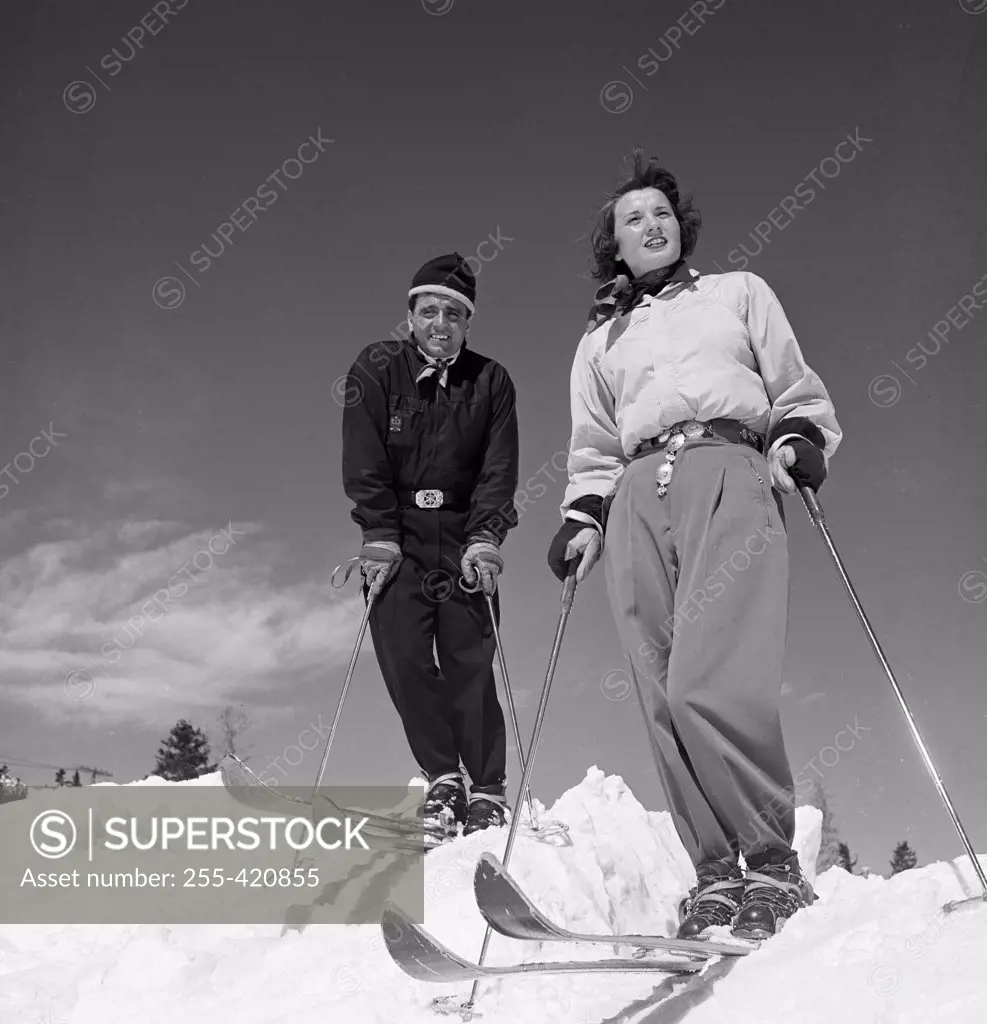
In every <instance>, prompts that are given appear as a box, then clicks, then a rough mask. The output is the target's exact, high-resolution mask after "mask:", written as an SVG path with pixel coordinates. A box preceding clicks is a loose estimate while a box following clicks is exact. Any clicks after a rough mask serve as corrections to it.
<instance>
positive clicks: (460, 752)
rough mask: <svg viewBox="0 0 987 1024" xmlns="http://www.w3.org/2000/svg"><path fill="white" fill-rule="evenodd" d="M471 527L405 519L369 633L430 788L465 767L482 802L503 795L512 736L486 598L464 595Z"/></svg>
mask: <svg viewBox="0 0 987 1024" xmlns="http://www.w3.org/2000/svg"><path fill="white" fill-rule="evenodd" d="M467 518H468V516H467V513H465V512H459V511H452V510H449V509H418V508H412V509H404V510H402V513H401V519H402V522H401V530H402V541H401V553H402V555H403V559H402V561H401V564H400V566H399V567H398V571H397V572H396V573H395V575H394V576H392V577H391V579H390V580H388V582H387V583H386V584H385V586H384V589H383V590H382V591H381V593H380V594H378V596H377V599H376V601H375V602H374V608H373V611H372V612H371V614H370V633H371V636H372V637H373V642H374V649H375V650H376V653H377V661H378V664H379V665H380V670H381V674H382V675H383V677H384V682H385V684H386V686H387V690H388V693H389V694H390V695H391V700H392V701H393V702H394V707H395V709H396V710H397V712H398V714H399V715H400V717H401V722H402V724H403V725H404V731H405V735H406V736H407V739H408V744H409V746H410V747H411V752H412V754H413V755H414V757H415V759H416V761H417V762H418V765H419V767H420V768H421V769H422V771H423V772H424V773H425V774H426V775H427V777H428V779H429V781H431V780H433V779H436V778H438V777H439V776H440V775H445V774H447V773H450V772H456V773H458V772H459V771H460V760H461V761H462V765H463V767H464V768H465V769H466V772H467V774H468V775H469V777H470V781H471V782H472V792H473V793H483V792H488V793H502V792H503V786H504V781H505V762H506V729H505V723H504V714H503V711H502V709H501V706H500V702H499V701H498V699H497V684H496V680H495V678H494V673H493V658H494V654H495V653H496V641H495V639H494V633H493V629H492V627H491V624H490V614H489V611H488V609H487V602H486V598H485V597H484V595H483V592H482V590H481V591H478V592H477V593H475V594H467V593H465V592H464V591H463V590H462V589H461V587H460V586H459V578H460V575H461V570H460V558H461V557H462V551H463V550H464V545H465V541H466V538H465V537H464V536H463V530H464V528H465V525H466V521H467ZM498 596H499V595H497V594H495V595H494V598H493V606H494V612H495V614H496V616H497V625H498V627H499V625H500V605H499V601H498ZM433 642H434V645H435V653H436V654H437V655H438V662H439V664H438V666H436V664H435V657H434V655H433Z"/></svg>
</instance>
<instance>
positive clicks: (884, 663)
mask: <svg viewBox="0 0 987 1024" xmlns="http://www.w3.org/2000/svg"><path fill="white" fill-rule="evenodd" d="M799 493H800V494H801V495H802V501H803V502H804V504H805V509H806V511H807V512H808V513H809V519H810V521H811V522H812V525H813V526H815V527H816V529H817V530H818V531H819V533H820V534H821V536H822V539H823V541H824V542H825V544H826V547H827V549H828V550H829V553H830V556H831V557H832V559H833V564H834V565H835V566H836V571H837V572H838V573H839V575H840V579H841V580H843V586H844V587H845V588H846V592H847V593H848V594H849V595H850V600H851V601H852V602H853V607H854V609H855V610H856V612H857V617H858V618H859V619H860V623H861V625H862V626H863V627H864V632H865V633H866V634H867V639H868V640H869V641H870V645H871V647H872V648H873V649H874V653H875V654H876V655H877V660H878V661H879V662H880V663H881V667H882V668H883V669H884V671H885V674H886V675H887V677H888V680H889V681H890V683H891V686H892V688H893V689H894V693H895V696H896V697H897V698H898V703H899V704H900V705H901V710H902V711H903V712H904V715H905V718H906V720H907V721H908V726H909V728H910V729H911V732H912V738H913V739H914V740H915V744H916V746H917V747H918V749H919V752H920V753H921V755H922V760H923V761H924V762H925V767H926V768H927V769H928V770H929V774H930V775H931V776H932V779H933V781H934V782H935V784H936V789H937V790H938V791H939V796H940V797H941V798H942V802H943V803H944V804H945V805H946V810H947V811H948V812H949V816H950V818H951V819H952V821H953V826H954V827H955V828H956V831H957V832H958V833H959V836H960V839H961V840H962V842H963V846H964V847H965V849H966V852H967V856H969V858H970V863H971V864H972V865H973V870H974V871H975V872H976V873H977V878H978V879H979V880H980V885H981V886H982V887H983V890H984V891H983V895H981V896H972V897H970V898H968V899H965V900H952V901H950V902H949V903H947V904H946V905H945V906H944V907H943V910H945V911H946V912H947V913H950V912H951V911H954V910H956V909H957V908H959V907H961V906H963V905H964V904H967V903H975V902H987V876H985V875H984V869H983V868H982V867H981V865H980V861H979V860H978V859H977V855H976V854H975V853H974V851H973V846H972V845H971V843H970V840H969V838H968V837H967V834H966V830H965V829H964V828H963V824H962V822H961V821H960V818H959V815H958V814H957V813H956V810H955V808H954V807H953V802H952V800H950V799H949V794H948V793H947V792H946V787H945V786H944V785H943V781H942V778H941V777H940V775H939V772H938V771H937V770H936V766H935V763H934V762H933V760H932V757H931V755H930V754H929V751H928V749H927V748H926V746H925V743H924V742H923V740H922V735H921V733H920V732H919V730H918V726H917V725H916V724H915V719H914V717H913V716H912V713H911V711H910V710H909V708H908V704H907V702H906V701H905V697H904V694H903V693H902V692H901V687H900V686H899V685H898V681H897V680H896V679H895V677H894V673H893V672H892V671H891V666H890V665H889V664H888V659H887V658H885V656H884V652H883V651H882V650H881V645H880V644H879V643H878V640H877V637H876V636H875V635H874V630H873V629H871V625H870V623H869V622H868V621H867V616H866V615H865V614H864V609H863V607H862V606H861V604H860V601H859V600H858V599H857V594H856V592H855V591H854V589H853V584H852V583H851V582H850V577H849V576H848V575H847V571H846V569H845V568H844V567H843V562H842V560H841V559H840V556H839V553H838V552H837V550H836V545H835V544H834V543H833V538H832V537H831V536H830V534H829V528H828V527H827V525H826V518H825V515H824V513H823V510H822V506H821V505H820V504H819V499H818V498H817V497H816V494H815V491H813V489H812V488H811V487H801V488H800V489H799Z"/></svg>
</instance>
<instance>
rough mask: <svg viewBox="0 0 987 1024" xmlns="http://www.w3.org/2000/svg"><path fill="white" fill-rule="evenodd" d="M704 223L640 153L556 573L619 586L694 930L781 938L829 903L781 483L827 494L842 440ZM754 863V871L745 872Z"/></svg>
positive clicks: (573, 457)
mask: <svg viewBox="0 0 987 1024" xmlns="http://www.w3.org/2000/svg"><path fill="white" fill-rule="evenodd" d="M700 223H701V222H700V218H699V214H698V212H697V211H696V210H695V209H693V207H692V205H691V203H690V202H689V201H688V200H687V199H683V198H681V197H680V195H679V189H678V184H677V183H676V180H675V178H674V177H673V176H672V175H671V174H670V173H669V172H668V171H666V170H664V169H663V168H661V167H659V166H658V164H657V163H656V162H655V161H654V160H651V161H649V160H647V159H645V157H644V155H643V154H641V153H640V152H638V153H637V154H636V165H635V168H634V172H633V174H632V175H631V176H630V177H629V178H628V179H627V180H626V181H625V182H624V183H623V185H621V186H620V188H618V189H617V191H616V192H615V193H613V194H612V195H611V196H610V197H609V198H608V201H607V203H606V205H605V207H604V209H603V212H602V217H601V221H600V223H599V224H598V226H597V228H596V230H595V231H594V236H593V248H594V256H595V261H596V273H595V275H594V276H595V277H596V278H597V280H601V281H604V282H607V283H606V284H605V285H604V287H602V288H600V290H599V291H598V292H597V301H596V304H595V305H594V307H593V309H592V310H591V316H590V323H589V324H588V325H587V330H586V333H585V334H584V335H583V338H582V340H581V341H580V343H579V346H578V349H577V351H576V356H575V359H574V361H573V366H572V374H571V380H570V392H571V410H572V437H571V442H570V450H569V466H568V469H569V485H568V488H567V489H566V493H565V498H564V501H563V504H562V508H561V511H562V515H563V517H564V522H563V525H562V526H561V528H560V529H559V531H558V534H557V535H556V537H555V538H554V540H553V542H552V545H551V548H550V551H549V559H548V560H549V564H550V565H551V567H552V569H553V571H554V572H555V574H556V575H557V576H558V577H559V578H564V576H565V575H566V572H567V567H568V563H569V562H571V561H572V560H576V562H577V564H578V569H577V574H576V581H577V583H580V582H581V581H582V580H584V579H585V578H586V575H587V573H588V572H589V571H590V570H591V569H592V567H593V565H594V563H595V562H596V560H597V559H598V557H599V555H600V553H601V550H603V551H605V557H606V578H607V589H608V593H609V598H610V604H611V608H612V611H613V615H614V619H615V621H616V624H617V628H618V632H619V634H620V639H621V645H622V647H623V648H624V652H625V655H626V657H627V658H628V660H629V661H630V664H631V667H632V672H633V677H634V681H635V685H636V687H637V690H638V696H639V698H640V699H641V703H642V709H643V710H644V711H645V716H646V721H647V725H648V729H649V734H650V737H651V744H652V750H653V752H654V756H655V761H656V765H657V768H658V772H659V776H660V778H661V781H662V784H663V787H664V790H665V794H666V798H667V800H668V805H669V808H670V810H671V813H672V819H673V821H674V822H675V825H676V829H677V831H678V834H679V837H680V839H681V841H682V843H683V845H684V846H685V848H686V850H687V851H688V852H689V854H690V857H691V859H692V861H693V864H694V866H695V869H696V885H695V887H694V888H693V889H692V890H691V891H690V893H689V895H688V897H687V899H686V900H685V901H684V906H683V920H682V921H681V922H680V928H679V935H680V936H681V937H683V938H694V937H698V936H700V935H702V934H703V933H704V932H705V931H706V929H708V928H710V927H712V926H721V925H730V926H732V928H733V931H734V934H736V935H738V936H743V937H747V938H764V937H766V936H768V935H772V934H774V933H775V932H776V931H777V930H778V928H780V927H781V926H782V925H783V923H784V921H785V920H786V919H787V918H788V917H790V916H791V915H792V914H793V913H795V912H796V911H797V910H798V909H799V908H800V907H803V906H806V905H808V904H809V903H811V902H812V901H813V900H814V899H815V894H814V893H813V892H812V889H811V887H810V886H809V884H808V882H807V880H806V879H805V877H804V876H803V875H802V873H801V870H800V866H799V863H798V856H797V855H796V854H795V852H794V851H793V850H792V842H793V840H794V829H795V811H794V786H793V780H792V773H791V768H790V765H789V762H788V757H787V755H786V752H785V745H784V738H783V735H782V729H781V718H780V713H779V699H780V694H781V685H782V661H783V656H784V650H785V639H786V630H787V615H788V549H787V535H786V531H785V521H784V511H783V508H782V502H781V496H780V493H779V492H784V493H786V494H793V493H795V490H796V485H799V486H802V485H808V486H810V487H812V488H813V489H818V488H819V486H820V485H821V484H822V482H823V480H824V479H825V477H826V474H827V466H828V460H829V458H830V457H831V456H832V454H833V453H834V452H835V451H836V447H837V445H838V444H839V442H840V440H841V437H842V432H841V430H840V427H839V425H838V423H837V421H836V417H835V413H834V410H833V406H832V403H831V401H830V398H829V395H828V394H827V392H826V389H825V387H824V386H823V383H822V381H821V380H820V379H819V377H818V376H817V375H816V374H815V373H814V372H813V371H812V370H811V369H810V368H809V366H808V365H807V364H806V362H805V360H804V359H803V357H802V353H801V351H800V349H799V345H798V343H797V341H796V339H795V336H794V334H793V332H792V328H791V326H790V325H789V323H788V320H787V318H786V316H785V313H784V310H783V309H782V307H781V304H780V303H779V301H778V299H777V297H776V296H775V294H774V292H772V290H771V289H770V288H769V287H768V285H767V284H766V283H765V282H764V281H763V280H762V279H761V278H759V277H757V276H756V275H754V274H751V273H725V274H711V275H702V276H700V275H699V274H697V273H696V272H694V271H690V270H689V268H688V267H687V266H686V262H685V261H686V259H687V258H688V257H689V256H690V255H691V254H692V252H693V250H694V248H695V245H696V240H697V237H698V233H699V227H700ZM741 855H742V856H743V858H744V861H745V865H746V874H744V873H742V872H741V870H740V867H739V856H741Z"/></svg>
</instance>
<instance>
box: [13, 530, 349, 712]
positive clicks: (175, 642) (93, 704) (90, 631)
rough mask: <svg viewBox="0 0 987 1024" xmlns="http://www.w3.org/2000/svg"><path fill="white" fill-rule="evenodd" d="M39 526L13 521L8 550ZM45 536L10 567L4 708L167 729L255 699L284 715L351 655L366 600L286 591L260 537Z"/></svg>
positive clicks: (312, 590) (313, 585)
mask: <svg viewBox="0 0 987 1024" xmlns="http://www.w3.org/2000/svg"><path fill="white" fill-rule="evenodd" d="M29 525H30V524H28V523H27V522H26V520H23V519H22V520H21V522H20V523H14V522H7V523H6V527H5V531H4V533H3V534H2V538H0V539H2V541H3V546H4V547H5V548H6V549H9V548H10V547H11V546H12V542H13V541H14V540H15V539H16V536H17V534H18V528H19V527H20V528H21V532H23V529H27V528H28V527H29ZM43 534H44V539H42V540H39V541H37V542H35V543H33V544H32V545H30V546H28V547H22V548H20V549H18V550H17V552H16V553H15V554H13V556H10V555H7V556H5V558H4V560H3V564H2V568H0V698H2V699H4V700H10V701H17V702H20V703H24V704H27V705H30V706H31V707H32V708H33V709H35V710H37V711H40V712H41V713H42V714H43V715H45V716H47V717H48V718H49V719H53V720H72V721H75V722H78V721H79V720H80V719H82V720H83V721H85V720H89V721H90V722H91V723H98V724H99V725H100V726H101V727H103V726H112V725H115V724H120V723H124V722H139V723H141V724H145V725H150V726H155V727H157V726H159V725H160V724H161V723H162V722H166V721H168V720H173V719H174V718H175V717H176V716H187V715H190V714H192V713H194V711H195V709H197V708H204V709H212V708H217V707H218V706H220V705H222V704H226V703H236V702H239V701H243V700H246V699H249V700H250V701H251V703H252V704H253V706H254V707H255V708H258V707H259V708H261V709H262V708H263V706H264V705H267V706H269V707H270V708H271V710H272V712H276V711H279V710H280V709H281V708H283V706H284V704H285V694H286V691H288V692H290V688H291V687H292V685H294V684H297V683H299V682H302V681H304V680H305V679H306V678H307V677H311V676H313V675H314V673H315V672H316V671H319V672H321V671H324V669H325V668H326V667H327V666H330V665H332V664H333V663H336V662H340V661H343V660H345V659H346V658H348V656H349V654H350V653H351V649H352V644H353V639H354V637H355V635H356V632H357V627H358V625H359V622H360V620H361V618H362V614H363V601H362V598H361V597H360V596H359V592H357V593H356V594H353V595H352V596H350V597H348V598H341V597H340V596H339V594H338V593H337V592H336V591H334V590H333V589H332V587H331V586H330V584H329V582H328V580H325V581H321V580H319V581H311V580H295V581H293V582H284V576H283V568H282V563H283V561H284V559H283V558H282V553H281V551H280V549H279V547H278V545H276V544H274V543H273V542H271V541H269V540H266V539H265V537H264V530H263V527H262V526H261V525H259V524H256V523H237V524H233V523H232V522H231V523H227V524H217V525H216V526H215V527H213V528H207V529H199V530H193V531H190V530H189V528H188V526H187V525H184V524H180V523H178V522H175V521H169V520H160V519H146V520H119V521H112V522H106V523H103V524H102V525H101V526H100V527H99V528H97V529H89V528H86V527H81V526H79V525H78V524H73V523H70V522H67V521H65V520H55V521H51V522H49V523H47V524H45V526H44V527H43ZM276 580H277V582H276Z"/></svg>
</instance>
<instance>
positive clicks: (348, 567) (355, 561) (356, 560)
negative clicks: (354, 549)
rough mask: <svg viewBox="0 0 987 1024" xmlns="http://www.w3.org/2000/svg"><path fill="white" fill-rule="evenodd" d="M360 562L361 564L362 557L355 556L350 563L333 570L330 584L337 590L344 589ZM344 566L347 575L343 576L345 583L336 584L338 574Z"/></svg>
mask: <svg viewBox="0 0 987 1024" xmlns="http://www.w3.org/2000/svg"><path fill="white" fill-rule="evenodd" d="M359 562H360V556H359V555H354V556H353V557H352V558H351V559H350V560H349V561H348V562H343V563H342V565H337V566H336V568H335V569H333V571H332V576H331V577H330V578H329V582H330V583H331V584H332V585H333V587H334V588H335V589H336V590H340V589H342V588H343V587H345V586H346V581H347V580H348V579H349V578H350V573H352V572H353V569H354V568H355V567H356V566H357V565H358V564H359ZM344 565H345V566H346V575H345V576H343V582H342V583H337V582H336V573H338V572H339V570H340V569H342V568H343V566H344Z"/></svg>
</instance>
